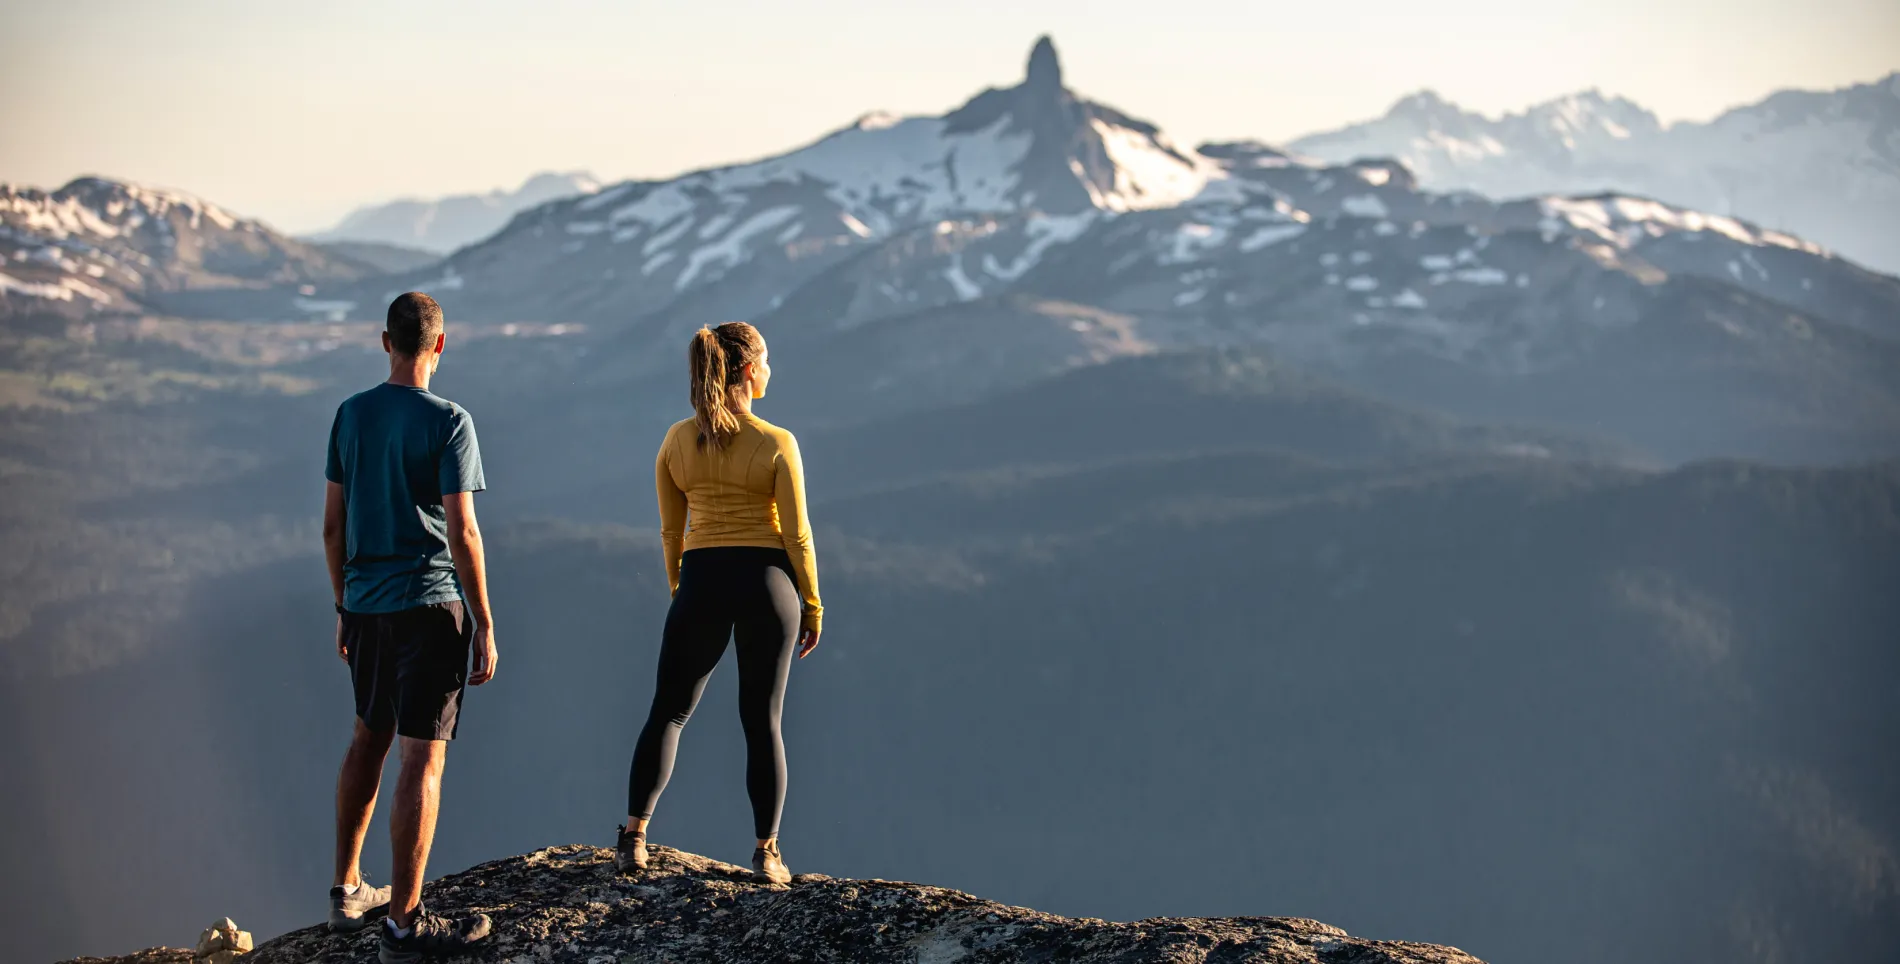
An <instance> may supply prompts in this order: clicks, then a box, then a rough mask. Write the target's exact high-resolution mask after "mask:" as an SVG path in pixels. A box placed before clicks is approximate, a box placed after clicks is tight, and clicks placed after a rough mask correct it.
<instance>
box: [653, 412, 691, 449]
mask: <svg viewBox="0 0 1900 964" xmlns="http://www.w3.org/2000/svg"><path fill="white" fill-rule="evenodd" d="M689 431H690V432H698V431H699V423H698V422H697V421H695V420H693V419H690V418H683V419H680V420H679V421H677V422H674V423H673V424H672V425H669V426H667V428H666V435H664V436H662V437H661V439H660V448H662V449H665V448H667V447H669V446H671V445H672V444H673V443H674V441H675V440H677V439H678V438H679V437H680V435H681V433H683V432H689Z"/></svg>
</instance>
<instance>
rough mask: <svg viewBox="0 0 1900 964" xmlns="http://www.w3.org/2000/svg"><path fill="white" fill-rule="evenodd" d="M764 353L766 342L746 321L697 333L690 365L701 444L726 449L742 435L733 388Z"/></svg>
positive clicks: (688, 358)
mask: <svg viewBox="0 0 1900 964" xmlns="http://www.w3.org/2000/svg"><path fill="white" fill-rule="evenodd" d="M764 354H765V339H764V338H763V337H762V336H760V335H759V330H758V329H757V328H754V327H752V326H751V325H748V324H746V323H745V322H743V321H728V322H726V323H725V324H723V325H720V326H719V327H717V328H714V327H712V326H701V327H700V329H699V330H698V331H696V332H694V333H693V342H692V344H691V345H689V346H687V349H686V364H687V368H688V369H689V370H690V371H691V373H692V378H693V385H692V397H693V421H695V422H697V423H699V444H700V445H702V446H704V445H705V444H706V443H707V442H708V441H710V442H712V444H713V447H715V448H725V447H726V443H727V442H730V441H732V438H733V436H735V435H738V434H739V416H738V414H737V412H736V411H735V410H736V409H737V408H738V407H739V406H738V405H736V404H734V402H733V398H732V389H733V388H734V386H735V385H737V384H738V381H739V372H740V371H741V370H742V369H744V368H745V366H747V365H749V364H751V363H753V362H755V361H758V360H759V358H760V357H761V356H763V355H764Z"/></svg>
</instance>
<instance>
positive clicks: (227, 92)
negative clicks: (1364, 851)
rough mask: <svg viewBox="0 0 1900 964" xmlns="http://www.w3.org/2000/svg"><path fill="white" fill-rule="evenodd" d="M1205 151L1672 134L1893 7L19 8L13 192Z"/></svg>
mask: <svg viewBox="0 0 1900 964" xmlns="http://www.w3.org/2000/svg"><path fill="white" fill-rule="evenodd" d="M1045 32H1046V33H1050V34H1052V35H1053V36H1054V38H1055V41H1056V46H1057V48H1058V50H1059V51H1060V52H1061V55H1062V61H1063V67H1064V71H1065V74H1066V79H1067V81H1068V85H1069V86H1070V87H1071V88H1073V89H1075V90H1077V91H1079V92H1081V93H1082V94H1084V95H1085V96H1088V97H1090V98H1091V99H1094V100H1098V101H1102V102H1104V103H1108V104H1111V105H1114V106H1115V107H1118V108H1120V109H1122V110H1124V111H1126V112H1128V113H1130V114H1132V115H1134V116H1136V117H1141V118H1143V119H1146V120H1149V121H1153V122H1155V123H1157V124H1159V125H1160V126H1161V127H1162V128H1163V129H1165V130H1167V131H1168V132H1169V133H1170V134H1172V135H1173V136H1174V138H1175V139H1176V140H1177V141H1179V142H1181V143H1184V144H1197V143H1200V142H1202V141H1204V140H1210V139H1237V138H1248V137H1251V138H1260V139H1264V140H1268V141H1276V140H1287V139H1291V138H1293V137H1296V136H1299V135H1301V134H1305V133H1310V132H1312V131H1315V130H1321V129H1326V128H1331V127H1336V126H1339V125H1341V124H1344V123H1348V122H1351V121H1355V120H1361V119H1365V118H1368V117H1372V116H1375V115H1378V114H1381V113H1383V112H1384V111H1385V110H1386V108H1387V107H1389V106H1390V105H1391V104H1392V102H1393V101H1395V100H1397V99H1398V98H1399V97H1400V96H1402V95H1404V94H1406V93H1409V92H1411V91H1415V90H1418V89H1420V88H1425V87H1430V88H1432V89H1434V90H1437V91H1438V92H1439V93H1441V94H1443V95H1444V96H1446V97H1447V98H1449V99H1451V100H1453V101H1455V102H1457V103H1459V104H1462V105H1464V106H1466V107H1470V108H1474V109H1478V110H1483V111H1486V112H1488V113H1497V112H1500V111H1503V110H1516V109H1521V108H1523V107H1525V106H1527V105H1529V104H1531V103H1534V102H1536V101H1539V100H1544V99H1548V98H1550V97H1554V96H1558V95H1561V94H1565V93H1569V92H1572V91H1575V90H1579V89H1583V88H1587V87H1593V86H1594V87H1599V88H1601V89H1602V90H1604V91H1605V92H1607V93H1616V94H1623V95H1625V96H1628V97H1630V98H1632V99H1634V100H1636V101H1637V102H1639V103H1642V104H1644V105H1646V106H1648V107H1649V108H1651V109H1652V110H1655V111H1656V112H1657V113H1659V114H1660V115H1661V116H1662V117H1663V119H1664V120H1666V121H1668V120H1677V119H1683V118H1691V119H1707V118H1709V117H1712V116H1714V115H1715V114H1716V113H1718V112H1719V111H1721V110H1722V109H1723V108H1726V107H1729V106H1733V105H1736V104H1741V103H1746V102H1749V101H1753V100H1757V99H1759V98H1760V97H1762V96H1763V95H1765V94H1767V93H1769V92H1770V91H1773V90H1775V89H1778V88H1782V87H1804V88H1811V89H1828V88H1834V87H1840V86H1844V85H1847V84H1850V83H1856V82H1864V81H1869V80H1873V79H1876V78H1878V77H1881V76H1883V75H1885V74H1887V73H1888V72H1890V71H1892V70H1894V69H1895V68H1896V67H1900V2H1895V0H1805V2H1796V0H1437V2H1418V0H1354V2H1351V3H1330V2H1318V0H1296V2H1263V0H1207V2H1198V3H1194V2H1160V0H1148V2H1140V3H1137V2H1122V0H1087V2H1083V0H1009V2H1001V0H956V2H949V0H944V2H936V3H928V4H918V3H905V2H897V0H795V2H783V0H782V2H778V3H761V2H738V0H728V2H723V3H722V2H705V0H701V2H693V3H658V2H621V3H608V2H600V0H592V2H590V0H537V2H533V3H526V2H510V3H503V2H492V0H407V2H397V0H382V2H367V0H324V2H306V3H290V2H277V0H264V2H258V0H167V2H150V0H44V2H31V0H0V82H3V84H4V87H3V88H0V89H4V91H5V94H4V98H5V101H4V102H5V111H4V114H3V115H0V130H4V134H0V181H11V182H15V183H21V184H29V185H35V186H41V187H49V188H50V187H57V186H59V185H60V184H63V183H65V182H66V181H67V180H68V179H70V178H72V177H74V176H76V175H79V174H82V173H92V174H104V175H107V176H111V177H119V178H125V179H129V180H134V181H139V182H144V183H149V184H155V185H161V186H166V187H174V188H179V189H182V190H186V191H189V192H192V193H194V194H199V195H202V196H204V197H206V198H208V199H210V200H212V201H214V202H216V203H218V204H221V205H223V206H225V207H227V208H230V209H232V210H234V211H237V212H239V213H242V214H246V215H251V216H256V217H262V218H264V219H265V220H267V221H269V222H271V223H272V224H274V225H276V226H278V227H280V228H283V229H286V230H291V231H310V230H316V229H319V228H323V227H327V226H328V225H329V224H331V223H333V222H334V221H335V220H336V219H337V218H339V217H341V216H342V215H343V213H345V212H346V211H347V210H348V209H350V208H352V207H354V206H356V205H359V204H363V203H369V202H375V201H381V200H387V199H390V198H394V197H399V196H436V195H441V194H447V193H455V192H463V191H481V190H488V189H491V188H495V187H500V186H508V187H513V186H514V185H516V184H518V183H519V182H520V181H521V180H523V179H524V178H525V177H527V176H528V175H529V174H531V173H533V172H535V171H542V170H573V169H586V170H590V171H593V172H594V173H595V174H598V175H600V176H602V177H605V178H608V179H610V180H612V179H619V178H625V177H636V176H638V177H653V176H664V175H670V174H676V173H680V172H682V171H686V170H690V169H693V168H697V167H704V166H708V165H713V164H719V163H728V162H732V161H738V160H745V159H749V158H754V157H759V156H763V155H766V154H771V153H776V152H779V151H782V150H785V149H788V148H791V147H794V146H797V145H799V144H801V143H804V142H807V141H810V140H813V139H815V138H816V137H818V136H819V135H821V134H823V133H825V132H827V131H829V130H832V129H834V128H836V127H839V126H842V125H843V124H846V123H848V122H850V121H851V120H852V119H853V118H855V117H857V116H859V115H860V114H863V113H866V112H868V111H871V110H888V111H892V112H895V113H901V114H915V113H940V112H942V111H944V110H946V109H948V108H951V107H954V106H956V105H957V104H960V103H962V102H963V101H964V100H965V99H967V98H968V97H969V96H970V95H972V94H974V93H976V92H977V91H979V90H981V89H982V88H984V87H988V86H1007V85H1010V84H1014V83H1016V81H1017V80H1018V79H1019V78H1020V76H1021V73H1022V69H1023V63H1024V60H1025V58H1026V57H1027V55H1028V52H1029V47H1030V45H1031V44H1032V43H1033V42H1034V40H1035V38H1036V37H1037V35H1039V34H1042V33H1045Z"/></svg>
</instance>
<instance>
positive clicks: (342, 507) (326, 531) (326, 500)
mask: <svg viewBox="0 0 1900 964" xmlns="http://www.w3.org/2000/svg"><path fill="white" fill-rule="evenodd" d="M348 511H349V510H348V507H347V503H345V502H344V501H343V487H342V486H340V485H338V484H336V483H335V482H325V483H324V489H323V560H324V562H326V563H328V564H329V566H330V592H331V593H332V594H333V595H335V596H336V604H337V605H338V606H341V605H343V560H344V559H345V558H347V557H348V553H349V548H348V544H349V543H348V538H347V537H346V536H345V535H344V522H345V521H346V519H347V513H348ZM336 654H337V655H338V656H341V657H343V661H344V662H346V663H347V662H349V661H350V650H349V645H348V644H347V643H345V642H344V640H343V614H342V613H337V615H336Z"/></svg>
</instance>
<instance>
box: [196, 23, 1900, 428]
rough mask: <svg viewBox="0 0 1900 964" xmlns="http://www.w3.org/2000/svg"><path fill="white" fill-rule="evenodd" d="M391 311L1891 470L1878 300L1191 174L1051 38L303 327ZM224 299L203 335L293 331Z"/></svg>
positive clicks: (1659, 237) (1632, 204)
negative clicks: (1140, 383) (1118, 370)
mask: <svg viewBox="0 0 1900 964" xmlns="http://www.w3.org/2000/svg"><path fill="white" fill-rule="evenodd" d="M405 288H416V289H420V290H425V291H429V292H431V293H433V294H435V295H436V296H437V297H438V298H439V299H440V300H441V301H442V302H443V304H444V305H445V306H447V307H448V309H449V310H450V311H451V312H452V313H453V314H454V315H455V316H456V317H462V318H468V319H471V320H490V321H496V322H510V321H541V322H579V323H583V324H588V325H594V326H601V327H605V328H608V329H612V330H614V331H616V332H619V333H620V343H621V344H623V345H624V346H626V349H627V350H626V351H625V352H624V354H623V356H622V360H621V362H620V364H621V365H622V366H624V367H623V368H622V369H621V370H620V374H621V375H623V376H624V377H628V378H638V377H643V376H644V375H646V374H650V373H651V372H652V371H653V370H654V368H653V366H655V365H662V364H665V359H667V358H669V357H670V356H671V354H672V353H671V352H670V351H654V350H652V349H654V348H656V347H658V346H669V345H674V344H677V343H679V342H680V341H681V340H682V339H683V338H684V336H685V334H686V333H687V332H688V331H690V330H691V329H693V328H695V327H697V326H698V325H699V324H701V323H702V322H704V321H705V320H707V319H715V318H747V319H753V320H756V321H758V322H759V323H760V324H762V325H764V326H766V328H767V330H770V331H773V332H774V333H775V337H776V339H777V343H778V344H781V345H783V346H785V347H786V348H788V349H796V350H802V348H800V347H799V346H812V350H811V357H813V358H814V359H816V361H815V362H814V363H815V364H828V363H836V364H838V365H839V370H838V371H837V372H836V374H835V375H834V376H831V377H827V378H826V379H824V380H823V383H824V384H825V385H826V386H827V388H828V390H831V391H834V392H842V391H845V390H846V389H848V388H851V387H852V386H861V387H862V388H863V391H862V392H861V393H860V394H859V396H858V398H859V399H860V403H862V404H873V405H878V406H884V405H893V404H895V405H906V404H911V405H917V404H928V403H936V402H942V401H954V400H956V399H958V398H960V397H965V396H969V395H972V394H974V393H981V392H983V391H987V390H989V389H991V388H996V387H1007V385H1009V384H1020V383H1021V382H1022V381H1024V380H1025V379H1030V378H1033V377H1038V376H1041V375H1046V374H1049V373H1053V372H1056V371H1060V370H1062V369H1064V368H1067V367H1070V366H1073V365H1078V364H1091V363H1094V362H1098V361H1101V360H1104V359H1107V358H1112V357H1118V356H1120V355H1125V354H1139V353H1145V352H1152V351H1161V350H1169V349H1180V348H1194V347H1208V346H1220V345H1253V346H1257V347H1263V348H1266V349H1268V350H1271V351H1272V352H1274V353H1275V354H1276V355H1279V356H1281V357H1283V358H1286V359H1288V360H1290V361H1293V362H1296V363H1298V364H1301V365H1304V366H1307V367H1309V368H1312V369H1314V370H1318V371H1324V372H1327V373H1328V374H1330V375H1332V376H1334V377H1337V378H1340V379H1341V380H1343V381H1346V382H1348V383H1351V384H1354V385H1357V386H1359V387H1361V388H1364V389H1367V390H1369V391H1372V392H1374V393H1377V394H1381V395H1384V396H1386V397H1389V398H1392V399H1395V400H1399V401H1405V402H1411V403H1422V404H1427V405H1430V406H1433V407H1438V408H1443V409H1447V410H1450V411H1454V412H1457V413H1459V414H1463V415H1467V416H1475V417H1484V418H1492V417H1500V416H1511V415H1521V416H1524V417H1530V418H1534V419H1538V420H1545V421H1550V422H1553V423H1556V424H1561V425H1565V426H1569V427H1572V428H1576V429H1582V430H1587V431H1592V432H1599V433H1607V434H1609V435H1612V436H1617V437H1620V438H1623V439H1625V440H1628V441H1633V442H1635V443H1637V444H1638V445H1639V446H1641V447H1643V448H1645V449H1646V450H1648V451H1650V452H1651V453H1652V454H1653V455H1655V456H1656V457H1659V458H1662V459H1665V460H1681V459H1685V458H1694V457H1699V456H1708V455H1723V454H1727V455H1744V456H1753V457H1766V458H1775V459H1796V460H1827V459H1834V458H1855V457H1866V456H1870V455H1873V456H1877V455H1882V454H1893V453H1896V452H1900V382H1897V381H1896V379H1897V378H1900V376H1897V375H1896V374H1895V373H1896V372H1900V363H1897V361H1900V355H1896V351H1897V350H1900V349H1897V348H1896V345H1897V344H1900V341H1897V339H1900V281H1896V279H1894V278H1893V277H1890V276H1886V275H1881V274H1878V273H1875V272H1871V271H1868V270H1866V269H1864V268H1861V267H1859V266H1858V265H1856V264H1854V263H1853V262H1851V261H1848V260H1845V259H1842V258H1839V257H1837V256H1834V255H1832V254H1830V253H1828V252H1827V251H1826V250H1825V249H1823V248H1821V247H1820V246H1818V245H1815V244H1813V243H1811V242H1808V241H1806V240H1803V239H1801V238H1799V237H1796V236H1794V235H1790V234H1786V233H1784V232H1780V231H1775V230H1772V229H1768V228H1764V227H1761V226H1759V225H1756V224H1753V223H1750V222H1747V221H1743V220H1739V219H1736V218H1732V217H1728V216H1723V215H1715V214H1707V213H1704V212H1699V211H1695V210H1692V209H1687V208H1682V207H1678V206H1675V205H1672V204H1667V203H1664V202H1661V201H1654V200H1650V199H1647V198H1642V197H1635V196H1629V195H1621V194H1597V195H1589V196H1578V197H1565V196H1556V195H1551V196H1542V197H1533V198H1524V199H1518V200H1505V201H1496V200H1491V199H1488V198H1485V197H1482V196H1478V195H1474V194H1471V193H1469V192H1459V193H1450V194H1443V193H1435V192H1431V191H1428V190H1425V189H1423V188H1421V187H1420V186H1419V184H1418V183H1417V181H1416V178H1415V177H1414V176H1413V174H1412V172H1411V171H1410V170H1409V169H1408V168H1407V167H1405V166H1404V165H1402V164H1400V163H1398V162H1395V161H1390V160H1357V161H1352V162H1349V163H1344V164H1321V163H1315V162H1308V161H1303V160H1301V159H1300V158H1298V157H1297V156H1294V155H1290V154H1288V153H1285V152H1282V151H1279V150H1276V149H1274V148H1271V147H1268V146H1265V145H1261V144H1256V143H1235V144H1214V145H1205V146H1203V147H1201V148H1199V149H1190V148H1185V147H1182V146H1180V145H1178V144H1176V143H1174V142H1173V141H1171V140H1170V139H1169V138H1168V137H1167V135H1166V134H1165V133H1163V132H1162V131H1161V130H1160V129H1159V128H1158V127H1156V126H1155V125H1153V124H1150V123H1148V122H1145V121H1141V120H1138V119H1135V118H1131V117H1129V116H1127V115H1125V114H1123V113H1121V112H1119V111H1117V110H1115V109H1114V108H1112V107H1108V106H1105V105H1102V104H1098V103H1095V102H1093V101H1090V100H1087V99H1086V98H1084V97H1082V96H1080V95H1078V94H1076V93H1074V92H1072V91H1070V90H1069V89H1067V88H1066V87H1065V86H1064V85H1063V83H1062V75H1061V66H1060V63H1059V61H1058V60H1057V58H1056V54H1055V51H1054V48H1053V45H1051V44H1049V43H1048V42H1047V41H1046V40H1045V41H1044V42H1042V43H1041V44H1039V45H1038V46H1037V47H1036V49H1035V50H1034V51H1032V54H1031V57H1030V60H1029V65H1028V70H1027V71H1026V75H1025V77H1024V79H1023V80H1022V81H1021V82H1020V83H1018V84H1016V85H1015V86H1012V87H1007V88H998V89H991V90H988V91H985V92H984V93H982V94H979V95H978V96H977V97H975V98H973V99H972V100H971V101H969V102H968V103H967V104H965V105H963V106H962V107H959V108H958V109H956V110H954V111H951V112H950V113H948V114H945V115H943V116H941V117H911V118H894V117H889V116H885V115H868V116H866V117H863V118H860V119H859V120H858V121H856V122H854V123H852V124H850V125H847V126H845V127H843V128H841V129H839V130H837V131H834V132H832V133H831V134H829V135H827V136H825V137H823V138H821V139H820V140H818V141H816V142H814V143H812V144H810V145H808V146H806V147H803V148H800V149H798V150H795V151H792V152H791V153H788V154H785V155H782V156H779V157H774V158H768V159H766V160H763V161H758V162H754V163H749V164H741V165H736V166H732V167H724V168H713V169H709V170H705V171H699V172H695V173H692V174H688V175H686V176H684V177H681V178H677V179H673V180H668V181H657V182H648V181H628V182H622V183H619V184H615V185H610V186H608V187H605V188H603V189H602V190H600V191H599V192H597V193H594V194H592V195H588V196H584V197H576V198H569V199H565V200H557V201H551V202H548V203H546V204H544V205H541V206H540V207H537V208H534V209H532V210H529V211H526V212H524V213H522V214H521V215H519V216H517V217H516V218H515V219H514V220H513V221H511V222H510V223H509V225H508V226H507V227H506V228H504V229H503V230H501V231H500V232H498V233H497V234H495V235H494V236H492V237H490V238H488V239H486V240H484V241H482V242H480V243H478V244H475V245H472V246H470V247H467V248H463V249H461V250H459V251H457V252H455V253H453V254H451V255H450V256H448V257H447V258H446V259H444V260H443V261H442V262H440V263H439V264H436V265H431V266H429V267H427V268H425V269H420V270H417V271H413V272H409V273H405V274H398V275H394V276H390V277H386V278H375V279H366V280H362V281H346V282H341V283H336V284H324V285H318V286H317V291H318V292H319V294H318V298H317V301H318V302H319V303H321V304H324V305H337V304H345V303H348V304H354V305H357V306H371V305H377V304H381V303H383V302H384V301H386V300H387V298H388V297H390V296H392V295H393V294H394V293H396V292H397V291H400V290H403V289H405ZM225 297H227V300H228V304H227V305H224V306H220V305H219V304H217V302H216V299H215V298H213V299H207V300H206V301H205V302H203V303H202V309H203V310H205V311H208V312H214V313H215V312H225V313H226V314H227V316H229V317H242V316H245V315H247V314H251V315H255V314H256V313H257V312H259V311H260V310H261V311H263V312H264V313H265V314H267V315H271V316H284V315H295V314H296V313H297V311H296V309H295V308H294V306H293V305H292V304H290V303H286V300H282V299H280V301H279V303H278V304H276V305H269V304H267V303H261V302H260V301H258V300H257V299H255V298H254V297H250V293H246V297H245V298H244V299H241V300H240V299H237V298H235V297H232V296H225ZM260 305H262V307H260ZM357 310H362V309H361V308H360V307H359V308H358V309H357ZM820 345H822V346H825V347H824V348H822V349H820V348H818V347H817V346H820ZM899 345H905V346H908V347H907V348H905V349H903V350H899V349H898V347H897V346H899ZM847 357H860V358H869V357H879V358H888V359H892V361H890V362H888V365H890V366H895V367H894V368H887V369H886V370H883V371H880V372H878V373H877V374H875V375H868V374H867V373H868V372H869V371H870V369H867V368H864V367H863V366H858V367H857V368H855V369H854V368H851V367H850V366H846V365H843V364H842V362H841V361H840V360H841V359H844V358H847ZM879 384H882V385H884V386H886V390H885V391H883V392H882V393H881V394H882V395H883V396H886V397H880V392H879V390H878V388H877V386H878V385H879ZM1764 386H1770V387H1768V388H1767V390H1762V389H1763V387H1764ZM834 410H835V408H834Z"/></svg>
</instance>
